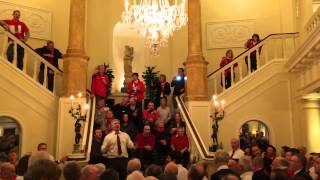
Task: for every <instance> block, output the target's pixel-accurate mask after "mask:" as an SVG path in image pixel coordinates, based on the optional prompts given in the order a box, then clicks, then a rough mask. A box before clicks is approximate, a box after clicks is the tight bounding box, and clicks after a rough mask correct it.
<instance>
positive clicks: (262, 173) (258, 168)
mask: <svg viewBox="0 0 320 180" xmlns="http://www.w3.org/2000/svg"><path fill="white" fill-rule="evenodd" d="M264 164H265V163H264V160H263V157H262V156H259V155H257V156H255V157H254V158H253V160H252V165H253V170H254V173H253V176H252V180H269V179H270V173H269V171H267V170H266V169H265V166H264Z"/></svg>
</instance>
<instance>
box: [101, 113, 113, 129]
mask: <svg viewBox="0 0 320 180" xmlns="http://www.w3.org/2000/svg"><path fill="white" fill-rule="evenodd" d="M113 119H114V117H113V112H112V111H111V110H108V111H107V112H106V117H105V118H104V120H103V121H102V124H101V127H100V129H101V131H102V133H103V134H104V135H107V134H109V133H110V132H111V131H112V125H111V122H112V120H113Z"/></svg>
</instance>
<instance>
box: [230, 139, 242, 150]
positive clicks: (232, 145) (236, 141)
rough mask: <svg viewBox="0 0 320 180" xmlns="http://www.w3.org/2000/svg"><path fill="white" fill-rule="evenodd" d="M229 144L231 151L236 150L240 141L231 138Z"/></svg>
mask: <svg viewBox="0 0 320 180" xmlns="http://www.w3.org/2000/svg"><path fill="white" fill-rule="evenodd" d="M230 144H231V148H232V150H237V149H238V148H239V147H240V141H239V139H237V138H232V139H231V141H230Z"/></svg>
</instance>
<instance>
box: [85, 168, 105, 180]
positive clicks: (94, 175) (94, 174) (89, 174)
mask: <svg viewBox="0 0 320 180" xmlns="http://www.w3.org/2000/svg"><path fill="white" fill-rule="evenodd" d="M99 172H100V171H99V169H98V168H97V167H96V166H95V165H86V166H85V167H83V168H82V170H81V174H82V176H81V179H83V180H87V179H91V180H93V179H94V180H95V179H99V175H100V174H99Z"/></svg>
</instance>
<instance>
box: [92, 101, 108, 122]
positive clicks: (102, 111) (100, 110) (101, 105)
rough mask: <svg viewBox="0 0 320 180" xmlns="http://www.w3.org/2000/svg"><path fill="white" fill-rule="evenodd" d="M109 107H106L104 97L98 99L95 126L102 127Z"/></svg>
mask: <svg viewBox="0 0 320 180" xmlns="http://www.w3.org/2000/svg"><path fill="white" fill-rule="evenodd" d="M108 110H109V108H107V107H106V104H105V101H104V99H99V100H98V99H97V105H96V109H95V113H94V128H100V127H101V125H102V123H103V121H104V119H105V117H106V114H107V112H108Z"/></svg>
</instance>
